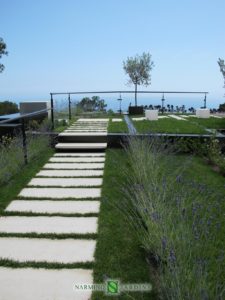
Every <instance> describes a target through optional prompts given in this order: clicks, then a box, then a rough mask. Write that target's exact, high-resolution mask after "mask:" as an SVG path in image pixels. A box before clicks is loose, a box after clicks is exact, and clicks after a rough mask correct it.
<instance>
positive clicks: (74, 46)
mask: <svg viewBox="0 0 225 300" xmlns="http://www.w3.org/2000/svg"><path fill="white" fill-rule="evenodd" d="M0 7H1V19H0V37H2V38H3V39H4V41H5V42H6V43H7V46H8V51H9V55H8V56H7V57H5V58H3V59H2V63H4V65H5V71H4V72H3V73H2V74H0V100H5V99H10V100H15V101H19V100H44V99H48V98H49V92H51V91H68V90H70V91H71V90H73V91H79V90H113V89H116V90H117V89H131V88H132V87H128V86H127V85H126V83H127V77H126V75H125V74H124V71H123V68H122V62H123V60H125V59H126V58H127V56H133V55H135V54H141V53H142V52H144V51H145V52H150V53H151V55H152V59H153V61H154V63H155V68H154V69H153V71H152V84H151V86H149V87H148V89H149V90H190V91H194V90H200V91H201V90H202V91H209V93H210V94H209V97H208V100H209V105H210V106H211V107H212V106H217V105H218V104H219V103H221V102H225V99H224V97H223V94H224V90H223V78H222V75H221V73H220V72H219V67H218V65H217V59H218V57H222V58H225V40H224V11H225V1H224V0H214V1H212V0H210V1H209V0H204V1H203V0H198V1H196V0H195V1H194V0H182V1H175V0H170V1H168V0H157V1H156V0H155V1H153V0H140V1H137V0H107V1H106V0H104V1H103V0H82V1H81V0H64V1H62V0H61V1H58V0H45V1H43V0H39V1H32V0H30V1H28V0H21V1H19V0H0ZM141 89H143V90H145V89H146V88H144V87H143V88H142V87H141ZM116 97H117V96H116ZM157 97H158V96H157ZM185 97H186V96H185ZM199 97H200V98H201V96H197V97H196V98H195V99H196V101H198V100H199ZM186 98H187V97H186ZM186 98H185V99H186ZM193 101H194V100H193ZM193 101H192V102H193ZM186 104H187V105H188V103H186ZM192 104H193V103H192Z"/></svg>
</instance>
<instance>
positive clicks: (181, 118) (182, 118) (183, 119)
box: [168, 115, 187, 121]
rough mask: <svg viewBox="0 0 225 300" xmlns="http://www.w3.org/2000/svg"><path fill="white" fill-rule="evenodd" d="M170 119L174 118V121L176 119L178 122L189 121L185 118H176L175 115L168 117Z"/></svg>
mask: <svg viewBox="0 0 225 300" xmlns="http://www.w3.org/2000/svg"><path fill="white" fill-rule="evenodd" d="M168 116H169V117H170V118H173V119H176V120H179V121H181V120H183V121H187V120H186V119H184V118H181V117H179V116H175V115H168Z"/></svg>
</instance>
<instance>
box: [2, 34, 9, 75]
mask: <svg viewBox="0 0 225 300" xmlns="http://www.w3.org/2000/svg"><path fill="white" fill-rule="evenodd" d="M7 54H8V52H7V51H6V43H4V41H3V39H2V38H0V58H2V56H3V55H7ZM4 68H5V67H4V65H3V64H0V73H1V72H3V70H4Z"/></svg>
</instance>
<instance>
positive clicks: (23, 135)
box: [21, 119, 28, 165]
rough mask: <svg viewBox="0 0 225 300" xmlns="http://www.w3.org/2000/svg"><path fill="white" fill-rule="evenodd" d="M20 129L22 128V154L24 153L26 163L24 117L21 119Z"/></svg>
mask: <svg viewBox="0 0 225 300" xmlns="http://www.w3.org/2000/svg"><path fill="white" fill-rule="evenodd" d="M21 129H22V138H23V155H24V163H25V165H26V164H27V162H28V161H27V136H26V129H25V122H24V119H21Z"/></svg>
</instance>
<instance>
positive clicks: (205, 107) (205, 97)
mask: <svg viewBox="0 0 225 300" xmlns="http://www.w3.org/2000/svg"><path fill="white" fill-rule="evenodd" d="M204 108H206V94H205V98H204Z"/></svg>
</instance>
